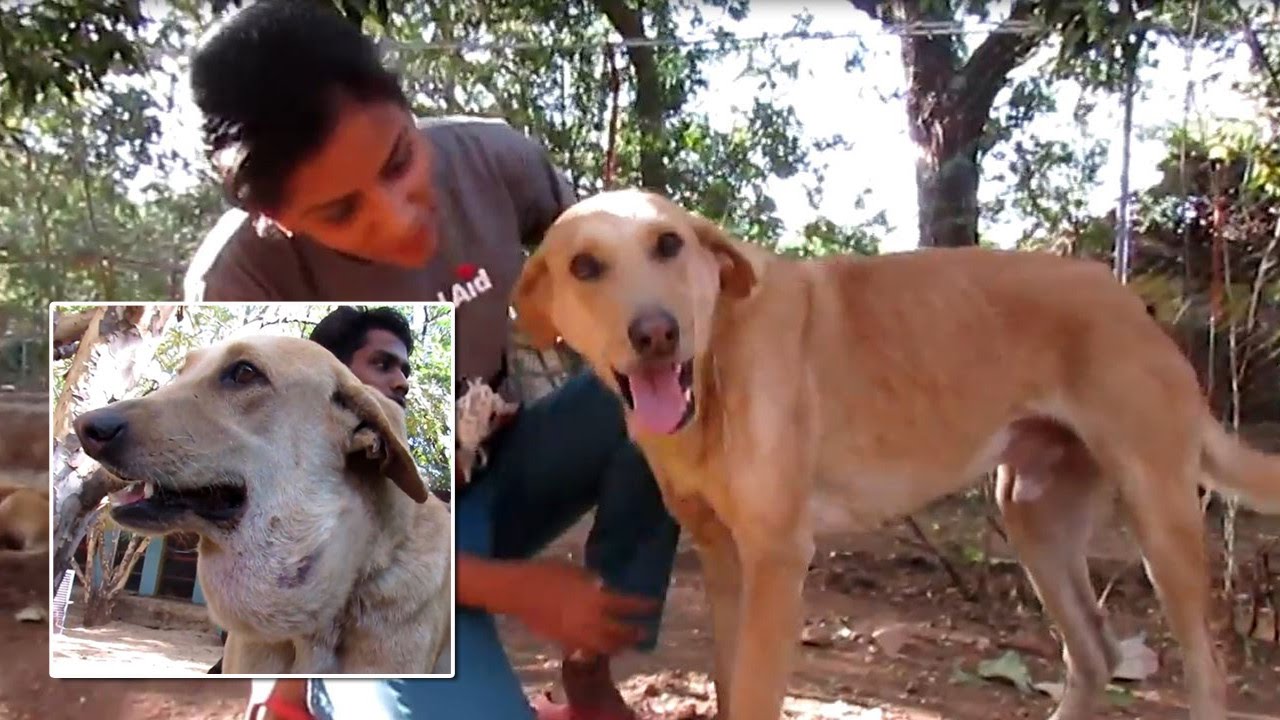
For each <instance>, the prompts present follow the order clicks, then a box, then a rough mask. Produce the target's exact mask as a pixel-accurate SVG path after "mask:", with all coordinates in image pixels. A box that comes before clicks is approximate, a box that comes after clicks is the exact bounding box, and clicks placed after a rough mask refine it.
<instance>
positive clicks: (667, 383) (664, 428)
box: [627, 365, 685, 434]
mask: <svg viewBox="0 0 1280 720" xmlns="http://www.w3.org/2000/svg"><path fill="white" fill-rule="evenodd" d="M627 379H628V380H630V381H631V398H632V399H633V400H635V406H636V407H635V419H636V422H638V423H639V424H640V426H641V427H642V428H644V429H645V430H647V431H649V432H651V433H662V434H666V433H670V432H673V431H675V429H676V425H678V424H679V423H680V418H682V417H684V408H685V402H684V391H683V390H681V389H680V366H679V365H672V366H671V367H670V368H667V369H663V370H641V371H639V372H635V373H631V374H629V375H627Z"/></svg>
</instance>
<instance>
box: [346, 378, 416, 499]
mask: <svg viewBox="0 0 1280 720" xmlns="http://www.w3.org/2000/svg"><path fill="white" fill-rule="evenodd" d="M343 370H346V368H343ZM333 399H334V402H335V403H337V404H338V405H340V406H341V407H342V408H344V409H345V410H347V411H348V412H350V413H351V414H352V415H354V416H355V422H354V423H352V424H351V427H350V429H349V430H347V433H348V434H347V444H346V454H347V456H348V458H349V459H354V460H356V462H369V461H375V462H376V466H377V468H378V469H379V470H380V471H381V473H382V474H383V475H384V476H385V477H388V478H390V479H391V481H392V482H394V483H395V484H396V487H398V488H400V489H401V490H403V491H404V494H405V495H408V496H409V497H411V498H413V499H414V501H415V502H425V501H426V499H427V497H428V495H429V493H428V490H427V485H426V483H424V482H423V481H422V477H421V476H420V475H418V466H417V465H416V464H414V462H413V456H412V455H410V454H409V447H408V444H407V441H406V438H405V430H404V415H403V414H402V413H401V411H400V408H399V407H398V406H396V405H395V403H393V402H391V401H390V400H387V399H385V398H383V397H382V396H381V395H379V394H378V391H377V390H374V389H373V388H371V387H369V386H368V385H365V384H364V383H362V382H360V380H359V379H358V378H356V376H355V375H354V374H352V373H351V372H350V371H349V370H348V371H346V372H343V373H341V374H339V375H338V389H337V390H336V391H335V392H334V395H333ZM353 455H354V456H356V457H355V458H352V457H351V456H353Z"/></svg>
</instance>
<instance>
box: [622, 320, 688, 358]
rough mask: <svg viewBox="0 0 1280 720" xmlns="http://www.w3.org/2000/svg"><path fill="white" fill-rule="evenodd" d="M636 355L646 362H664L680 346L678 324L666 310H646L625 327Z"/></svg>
mask: <svg viewBox="0 0 1280 720" xmlns="http://www.w3.org/2000/svg"><path fill="white" fill-rule="evenodd" d="M627 337H628V338H630V340H631V347H633V348H635V351H636V354H638V355H639V356H640V357H642V358H644V359H646V360H666V359H669V358H670V357H671V356H672V355H675V353H676V348H678V347H679V346H680V324H679V323H677V322H676V319H675V318H674V317H672V315H671V313H669V312H667V311H666V310H661V309H653V310H646V311H644V312H642V313H640V314H639V315H636V316H635V318H634V319H633V320H632V321H631V324H630V325H628V326H627Z"/></svg>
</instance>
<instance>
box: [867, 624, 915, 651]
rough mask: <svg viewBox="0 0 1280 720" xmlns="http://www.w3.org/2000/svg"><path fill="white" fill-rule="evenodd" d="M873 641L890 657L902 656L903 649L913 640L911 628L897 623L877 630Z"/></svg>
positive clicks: (872, 636)
mask: <svg viewBox="0 0 1280 720" xmlns="http://www.w3.org/2000/svg"><path fill="white" fill-rule="evenodd" d="M871 639H872V640H873V641H875V644H876V645H877V646H879V647H880V649H881V650H883V651H884V652H885V654H886V655H888V656H890V657H897V656H899V655H901V654H902V648H903V647H904V646H905V645H906V644H907V643H908V642H910V640H911V626H910V625H907V624H905V623H895V624H893V625H886V626H884V627H882V628H877V629H876V630H873V631H872V633H871Z"/></svg>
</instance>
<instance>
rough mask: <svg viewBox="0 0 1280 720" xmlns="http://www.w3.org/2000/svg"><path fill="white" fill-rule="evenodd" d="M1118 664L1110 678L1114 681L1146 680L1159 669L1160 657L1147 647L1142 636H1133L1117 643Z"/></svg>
mask: <svg viewBox="0 0 1280 720" xmlns="http://www.w3.org/2000/svg"><path fill="white" fill-rule="evenodd" d="M1119 650H1120V662H1119V664H1117V665H1116V669H1115V672H1113V673H1112V674H1111V677H1112V678H1114V679H1116V680H1146V679H1147V678H1149V677H1151V676H1152V675H1154V674H1155V673H1156V672H1157V671H1158V670H1159V669H1160V657H1159V656H1158V655H1156V651H1155V650H1152V649H1151V648H1150V647H1148V646H1147V643H1146V637H1145V636H1144V635H1135V636H1133V637H1131V638H1126V639H1124V640H1121V641H1120V643H1119Z"/></svg>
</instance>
